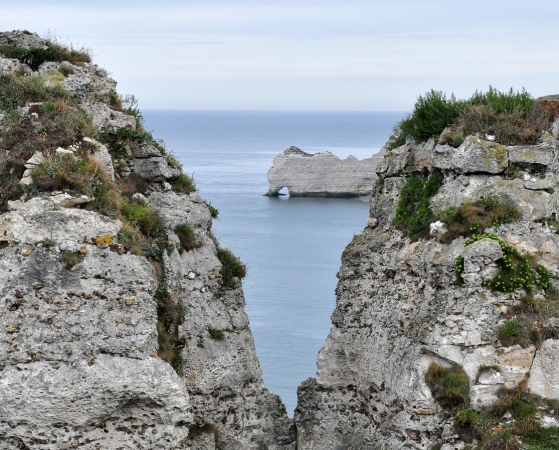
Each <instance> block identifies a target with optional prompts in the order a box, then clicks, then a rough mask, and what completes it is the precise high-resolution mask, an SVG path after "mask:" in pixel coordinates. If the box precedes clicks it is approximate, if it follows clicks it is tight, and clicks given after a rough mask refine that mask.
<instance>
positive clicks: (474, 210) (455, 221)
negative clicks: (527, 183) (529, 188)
mask: <svg viewBox="0 0 559 450" xmlns="http://www.w3.org/2000/svg"><path fill="white" fill-rule="evenodd" d="M521 217H522V212H521V211H520V210H519V209H518V208H515V207H514V206H511V205H507V204H504V203H500V202H498V201H496V200H494V199H492V198H484V199H482V200H478V201H476V202H465V203H464V204H463V205H461V206H459V207H453V208H449V209H447V210H446V211H445V212H444V214H443V216H442V217H441V218H440V220H442V221H443V222H445V223H446V225H447V228H448V231H447V232H446V233H445V234H444V235H443V236H442V237H441V241H442V242H446V243H449V242H452V241H453V240H454V239H456V238H457V237H459V236H464V237H469V236H471V235H472V234H480V233H483V232H484V231H485V229H486V228H489V227H494V226H498V225H501V224H504V223H511V222H514V221H516V220H518V219H520V218H521Z"/></svg>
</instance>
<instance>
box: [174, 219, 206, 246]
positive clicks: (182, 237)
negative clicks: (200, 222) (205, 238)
mask: <svg viewBox="0 0 559 450" xmlns="http://www.w3.org/2000/svg"><path fill="white" fill-rule="evenodd" d="M174 231H175V234H176V235H177V236H178V238H179V241H180V243H181V246H182V248H183V249H184V250H186V251H190V250H193V249H195V248H198V247H201V245H202V244H201V243H200V242H199V241H198V240H197V239H196V233H195V232H194V230H193V229H192V228H190V227H189V226H187V225H179V226H177V227H176V228H175V230H174Z"/></svg>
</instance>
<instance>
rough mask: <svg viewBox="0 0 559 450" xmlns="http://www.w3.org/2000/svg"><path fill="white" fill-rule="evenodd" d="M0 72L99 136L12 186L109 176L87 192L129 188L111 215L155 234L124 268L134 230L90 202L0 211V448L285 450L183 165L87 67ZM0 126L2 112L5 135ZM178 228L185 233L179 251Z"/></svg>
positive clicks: (53, 65)
mask: <svg viewBox="0 0 559 450" xmlns="http://www.w3.org/2000/svg"><path fill="white" fill-rule="evenodd" d="M0 45H12V46H20V47H23V48H31V47H39V48H43V47H46V43H45V41H44V40H43V39H41V38H40V37H38V36H37V35H35V34H30V33H27V32H12V33H0ZM0 72H1V73H8V74H14V75H15V76H30V75H32V76H40V77H41V78H42V80H43V82H44V83H45V85H47V86H50V87H56V86H59V87H61V88H62V89H65V90H66V91H67V92H68V93H69V94H70V95H71V97H72V98H73V100H75V101H73V103H72V105H73V106H71V108H75V109H76V110H78V109H80V108H81V109H82V110H83V111H84V112H85V113H86V114H87V116H89V118H90V119H91V121H92V125H93V127H94V128H96V129H97V130H98V131H99V132H100V133H99V134H97V137H96V139H93V138H91V137H88V136H84V137H83V138H82V136H81V134H80V136H79V139H78V141H76V142H74V144H73V145H71V146H69V147H68V148H62V147H59V148H52V149H50V148H49V149H46V150H45V151H44V154H43V153H41V152H36V153H35V154H34V155H33V156H31V155H29V156H31V158H29V156H26V158H25V159H24V160H23V161H21V163H22V166H24V167H25V172H23V173H22V174H20V177H21V175H23V178H22V179H21V180H20V183H21V184H22V185H23V184H25V186H27V187H28V188H29V186H31V188H33V187H35V188H36V190H37V191H39V189H38V188H37V186H36V183H37V175H36V173H35V171H36V170H37V169H38V168H40V167H42V166H41V164H43V163H44V162H45V161H47V162H48V161H53V160H54V161H56V158H58V157H59V156H60V155H63V156H64V157H65V158H71V161H76V160H80V159H82V161H83V158H84V155H87V157H89V158H91V159H97V160H98V162H99V164H98V165H96V164H95V165H94V170H95V171H96V173H97V172H105V173H103V176H100V177H98V178H95V180H96V181H95V182H106V183H109V182H110V183H112V182H114V181H115V180H116V181H117V183H120V184H118V186H117V187H118V189H115V185H111V186H112V189H113V190H112V191H111V192H112V195H113V196H117V195H120V191H124V190H126V189H128V191H127V192H128V194H126V195H128V196H129V197H130V199H128V198H126V199H124V198H123V197H122V196H121V197H119V198H118V199H116V200H117V201H120V202H124V201H126V202H128V201H130V202H131V203H133V202H137V203H143V204H144V205H147V206H149V208H150V209H151V211H154V212H155V213H156V215H157V216H158V217H159V219H160V221H161V224H162V227H163V228H164V230H162V231H158V232H160V233H161V236H159V239H160V240H159V241H158V243H156V242H155V241H153V242H151V243H150V244H149V245H151V246H150V247H148V248H146V245H148V244H146V242H134V243H133V244H137V246H136V249H135V251H134V253H132V252H131V251H127V250H126V248H125V246H124V245H123V242H125V239H130V237H126V236H129V235H130V232H131V231H130V229H128V233H129V234H128V235H127V234H126V233H124V230H123V226H124V229H126V227H127V226H130V223H127V222H128V221H127V220H125V219H123V220H122V221H121V220H118V219H116V218H115V213H114V212H111V211H109V212H108V213H107V215H102V214H100V213H99V212H96V211H100V210H102V209H100V208H98V207H97V209H96V210H95V211H94V210H91V209H95V207H94V206H92V204H93V202H95V201H96V200H98V199H95V198H93V196H91V195H90V196H89V197H88V196H85V195H79V193H76V192H73V191H72V190H71V189H65V190H56V191H55V190H51V191H49V190H48V188H42V189H41V192H35V191H32V190H31V191H29V193H26V194H25V195H23V196H22V197H21V198H19V199H16V198H13V197H12V200H10V201H8V202H7V205H6V207H7V208H6V209H7V211H5V212H3V213H2V214H0V300H1V301H0V386H1V389H0V449H6V450H8V449H9V450H12V449H16V448H25V449H41V450H57V449H68V448H83V449H91V450H94V449H95V450H98V449H117V448H119V449H120V448H123V449H146V450H155V449H157V450H171V449H187V450H214V449H218V448H219V449H223V450H228V449H234V450H245V449H255V450H256V449H258V450H261V449H269V450H279V449H285V450H294V449H295V448H296V443H295V439H296V435H295V428H294V424H293V421H292V420H290V419H289V418H288V417H287V414H286V411H285V406H284V405H283V403H282V402H281V400H280V399H279V397H277V396H276V395H274V394H272V393H270V392H269V391H268V390H267V389H266V387H265V386H264V383H263V381H262V374H261V370H260V366H259V362H258V359H257V356H256V352H255V348H254V342H253V338H252V334H251V331H250V329H249V321H248V317H247V315H246V313H245V310H244V296H243V291H242V286H241V282H240V280H238V279H235V280H233V285H230V286H224V284H223V282H222V275H221V269H222V264H221V262H220V260H219V258H218V256H217V252H218V248H219V244H218V242H217V240H216V239H215V238H214V237H213V235H212V233H211V224H212V222H211V220H212V219H211V213H210V209H209V207H208V205H207V204H206V202H204V200H203V199H202V198H201V197H200V196H199V195H198V193H197V192H191V193H190V194H185V193H177V192H173V190H172V188H173V187H172V186H171V183H174V182H175V181H177V179H179V177H185V176H184V175H183V173H182V170H181V168H180V166H179V165H178V163H177V161H176V160H175V159H174V158H173V157H169V156H165V155H164V154H163V153H162V151H161V146H160V145H159V144H158V143H156V142H155V141H153V140H152V138H151V136H149V133H144V134H138V133H140V132H141V131H142V129H141V126H140V124H139V123H138V122H137V120H136V118H135V117H134V116H132V115H129V114H126V113H125V112H123V111H122V110H120V109H121V108H120V106H115V105H117V104H118V102H117V100H118V98H119V97H118V95H117V94H116V92H115V91H114V89H115V87H116V82H115V81H114V80H112V79H111V78H110V77H108V74H107V72H106V71H105V70H103V69H101V68H99V67H97V66H96V65H94V64H90V63H83V64H82V65H74V64H71V63H69V62H68V61H63V62H52V61H51V62H43V63H42V64H40V65H39V67H38V70H37V71H33V70H31V68H30V67H29V66H27V65H26V64H23V63H21V62H19V61H18V60H12V59H8V58H0ZM115 102H116V103H115ZM40 106H41V103H33V104H30V103H28V104H27V105H24V106H23V107H20V108H19V113H20V114H22V115H23V116H24V117H27V118H31V119H37V118H38V117H39V113H40V112H41V111H40V110H38V109H37V107H40ZM31 108H34V109H33V110H31ZM33 111H35V112H33ZM3 118H4V114H3V113H1V112H0V126H2V121H3ZM119 132H120V133H121V134H122V133H124V134H125V135H127V136H128V138H126V139H125V140H124V143H123V142H121V141H118V136H116V135H117V134H118V133H119ZM134 133H136V134H134ZM107 136H109V137H110V138H111V139H112V140H111V139H108V138H107ZM115 136H116V137H115ZM138 136H139V137H138ZM104 139H108V140H104ZM100 141H103V142H104V143H105V144H103V143H102V142H100ZM116 141H118V143H119V145H120V146H118V147H117V148H116V150H115V147H114V146H113V144H114V143H115V142H116ZM49 158H51V159H50V160H49ZM57 175H58V174H56V173H55V174H54V175H53V176H57ZM63 175H64V176H71V175H72V174H63ZM47 178H48V177H47ZM107 180H109V181H107ZM183 180H184V179H183ZM16 181H17V180H16ZM31 188H29V189H31ZM57 189H58V188H57ZM117 192H119V194H117ZM95 195H97V194H95ZM123 195H124V194H123ZM30 197H32V198H30ZM109 200H111V199H109ZM113 200H114V198H113ZM97 206H98V205H97ZM86 207H87V208H88V210H86V209H85V208H86ZM82 208H83V209H82ZM108 209H110V208H108ZM142 211H144V210H142ZM144 212H145V211H144ZM109 216H110V217H109ZM119 217H121V218H123V217H122V216H119ZM123 222H125V223H124V225H123ZM135 226H136V228H138V226H137V225H135ZM178 226H187V227H189V228H191V229H192V230H193V231H194V233H195V239H196V245H193V246H192V247H191V248H190V249H189V250H184V247H183V244H182V243H181V240H180V238H179V236H178V235H177V234H176V233H175V231H176V229H177V227H178ZM133 232H135V233H140V231H139V230H135V231H133ZM123 233H124V234H123ZM134 236H136V237H138V234H136V235H134ZM138 239H139V240H140V241H141V240H142V239H146V235H145V234H144V235H141V236H140V237H139V238H138ZM157 244H159V247H158V246H157ZM142 245H143V246H144V247H142ZM162 295H164V297H165V299H169V301H170V302H171V303H170V304H169V305H168V307H170V308H174V309H173V314H175V315H174V316H173V317H172V318H173V320H175V319H174V317H175V316H177V317H178V316H180V317H179V319H177V321H176V323H175V322H174V323H175V324H176V327H177V330H176V336H174V338H176V340H175V341H171V342H170V346H169V345H167V344H165V345H166V346H165V345H164V343H165V342H166V341H162V340H161V336H162V335H164V334H165V333H166V331H165V329H164V327H165V323H163V321H164V320H170V319H169V316H165V317H162V313H161V308H162V306H161V303H160V302H161V301H162ZM161 327H163V328H161ZM210 331H214V332H215V333H217V335H216V334H213V335H212V333H210ZM162 342H163V343H162ZM169 347H170V349H169ZM165 352H167V353H168V352H171V353H172V355H171V357H169V355H168V354H165ZM167 361H171V363H170V362H167Z"/></svg>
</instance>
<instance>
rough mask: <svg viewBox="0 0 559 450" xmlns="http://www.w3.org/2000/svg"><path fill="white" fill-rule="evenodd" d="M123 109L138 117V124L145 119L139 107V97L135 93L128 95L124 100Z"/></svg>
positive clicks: (126, 112)
mask: <svg viewBox="0 0 559 450" xmlns="http://www.w3.org/2000/svg"><path fill="white" fill-rule="evenodd" d="M122 111H123V112H124V113H125V114H128V115H129V116H133V117H134V118H135V119H136V124H137V125H140V124H141V123H142V122H143V121H144V116H142V112H141V111H140V108H139V107H138V99H136V97H135V96H134V95H127V96H126V97H124V99H123V100H122Z"/></svg>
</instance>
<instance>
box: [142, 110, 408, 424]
mask: <svg viewBox="0 0 559 450" xmlns="http://www.w3.org/2000/svg"><path fill="white" fill-rule="evenodd" d="M142 113H143V116H144V119H145V127H146V129H148V130H150V131H152V133H153V135H154V137H155V138H156V139H159V138H161V139H163V140H164V141H165V146H166V148H167V150H168V151H171V152H173V153H174V154H175V155H176V156H177V157H178V158H179V160H180V161H181V163H182V164H183V168H184V171H185V173H187V174H189V175H193V177H194V180H195V182H196V186H197V188H198V191H199V192H200V195H201V196H202V197H203V198H204V199H206V200H207V201H209V202H210V203H211V205H212V206H213V207H215V208H217V209H218V211H219V218H218V220H215V221H214V223H213V231H214V234H215V235H216V237H217V238H218V239H219V242H220V244H221V246H222V247H225V248H229V249H230V250H232V251H233V253H234V254H235V255H237V256H239V257H240V258H241V260H242V261H243V262H244V263H245V264H246V265H247V268H248V275H247V276H246V278H245V279H244V281H243V288H244V292H245V298H246V311H247V313H248V316H249V319H250V327H251V330H252V333H253V335H254V340H255V345H256V351H257V354H258V358H259V360H260V364H261V367H262V373H263V378H264V382H265V384H266V386H267V388H268V389H269V390H270V391H272V392H274V393H276V394H278V395H279V396H280V397H281V399H282V400H283V402H284V403H285V405H286V408H287V411H288V414H289V415H290V416H292V415H293V411H294V409H295V407H296V404H297V387H298V386H299V384H301V382H302V381H304V380H305V379H307V378H309V377H314V376H315V375H316V357H317V354H318V351H319V350H320V348H321V347H322V345H323V343H324V340H325V339H326V336H327V335H328V332H329V331H330V328H331V326H332V324H331V320H330V315H331V314H332V312H333V310H334V307H335V288H336V283H337V278H336V272H337V271H338V270H339V268H340V258H341V254H342V251H343V249H344V248H345V246H346V245H347V244H348V243H349V242H350V241H351V240H352V238H353V236H354V234H357V233H360V232H361V231H362V230H363V228H364V226H365V221H366V219H367V215H368V202H367V199H362V198H361V199H360V198H341V199H335V198H331V199H330V198H308V197H305V198H301V197H293V198H290V197H289V195H285V196H280V197H276V198H270V197H265V196H263V194H265V193H266V192H267V190H268V181H267V177H266V173H267V171H268V169H269V168H270V167H272V163H273V159H274V156H276V155H277V154H278V153H281V152H282V151H284V150H285V149H286V148H288V147H290V146H292V145H294V146H296V147H299V148H300V149H302V150H304V151H306V152H309V153H315V152H321V151H330V152H332V153H334V154H335V155H337V156H339V157H340V158H346V157H348V156H349V155H353V156H355V157H357V158H359V159H363V158H367V157H370V156H371V155H373V154H374V153H376V152H378V151H379V149H380V148H381V147H382V146H383V145H384V144H385V142H386V141H387V140H388V138H389V137H390V135H391V134H392V128H393V126H394V124H395V123H396V122H398V121H399V120H400V119H401V118H402V117H403V116H404V115H405V113H404V112H393V111H392V112H292V111H289V112H284V111H190V110H188V111H184V110H144V111H142ZM282 192H285V193H287V192H286V191H285V190H284V191H282Z"/></svg>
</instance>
